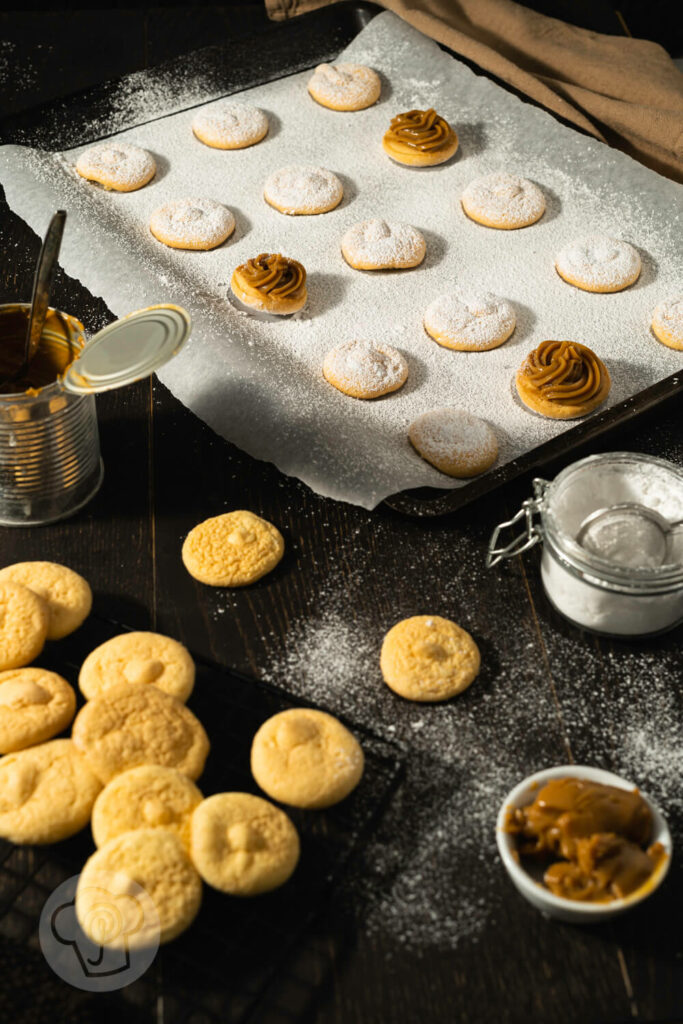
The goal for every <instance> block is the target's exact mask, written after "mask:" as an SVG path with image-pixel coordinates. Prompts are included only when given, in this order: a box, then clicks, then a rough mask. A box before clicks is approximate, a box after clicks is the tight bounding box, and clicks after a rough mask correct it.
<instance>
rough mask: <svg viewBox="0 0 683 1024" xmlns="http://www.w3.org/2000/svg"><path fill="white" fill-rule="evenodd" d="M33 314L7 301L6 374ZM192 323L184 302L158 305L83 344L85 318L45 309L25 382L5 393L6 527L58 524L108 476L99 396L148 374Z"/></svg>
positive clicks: (1, 412)
mask: <svg viewBox="0 0 683 1024" xmlns="http://www.w3.org/2000/svg"><path fill="white" fill-rule="evenodd" d="M29 310H30V306H29V304H28V303H9V304H6V305H0V368H1V369H3V370H4V369H5V368H6V367H4V365H3V359H4V358H5V355H4V354H3V353H6V352H7V351H8V350H9V349H11V348H12V347H17V348H18V350H22V349H23V337H24V336H25V333H26V325H27V322H28V316H29ZM190 329H191V323H190V317H189V315H188V314H187V312H186V311H185V310H184V309H181V308H180V307H179V306H171V305H161V306H151V307H149V308H148V309H144V310H139V311H138V312H136V313H131V314H130V316H127V317H124V318H123V319H122V320H117V321H115V322H114V323H113V324H109V326H108V327H105V328H104V330H102V331H100V332H99V333H98V334H96V335H94V336H93V337H92V338H91V339H90V340H89V341H86V335H85V330H84V328H83V325H82V324H81V323H80V321H79V320H77V319H76V318H75V317H73V316H69V315H68V314H66V313H62V312H60V311H59V310H56V309H52V308H50V309H49V310H48V314H47V317H46V321H45V327H44V328H43V333H42V335H41V339H40V344H39V346H38V351H37V352H36V355H35V356H34V359H33V360H32V361H31V364H30V365H29V368H28V370H27V373H26V375H25V378H23V379H22V381H21V382H18V383H16V384H13V385H9V386H8V387H7V388H5V389H2V391H0V525H3V526H34V525H40V524H44V523H51V522H55V521H56V520H59V519H64V518H66V517H67V516H70V515H73V514H74V513H75V512H77V511H78V510H79V509H80V508H82V507H83V506H84V505H85V504H86V503H87V502H88V501H90V499H91V498H92V497H93V496H94V495H95V494H96V493H97V490H98V489H99V487H100V484H101V483H102V478H103V473H104V469H103V465H102V459H101V457H100V443H99V433H98V428H97V412H96V408H95V395H96V394H97V393H98V392H100V391H109V390H112V389H113V388H119V387H123V386H125V385H126V384H131V383H133V382H134V381H137V380H141V379H142V378H144V377H147V376H149V375H150V374H151V373H153V372H154V370H156V369H157V368H158V367H160V366H162V365H163V363H165V362H167V361H168V360H169V359H171V358H172V357H173V356H174V355H175V354H176V353H177V352H178V351H179V350H180V348H181V347H182V345H183V344H184V343H185V341H186V340H187V338H188V337H189V334H190ZM8 358H10V357H8Z"/></svg>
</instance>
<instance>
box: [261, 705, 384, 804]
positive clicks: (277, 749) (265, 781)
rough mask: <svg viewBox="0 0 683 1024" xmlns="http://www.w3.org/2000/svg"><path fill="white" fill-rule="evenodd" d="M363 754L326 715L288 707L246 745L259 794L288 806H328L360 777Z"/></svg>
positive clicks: (348, 733) (265, 724)
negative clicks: (261, 792)
mask: <svg viewBox="0 0 683 1024" xmlns="http://www.w3.org/2000/svg"><path fill="white" fill-rule="evenodd" d="M363 765H364V758H363V750H362V748H361V745H360V743H359V742H358V740H357V739H356V738H355V736H353V735H352V733H350V732H349V730H348V729H347V728H346V727H345V726H343V725H342V724H341V722H338V721H337V719H336V718H333V717H332V715H327V714H325V712H324V711H314V710H313V709H312V708H290V709H289V710H288V711H281V712H280V713H279V714H277V715H273V717H272V718H269V719H268V720H267V721H265V722H264V723H263V725H262V726H261V728H260V729H259V730H258V732H257V733H256V735H255V736H254V741H253V743H252V745H251V771H252V774H253V776H254V778H255V779H256V781H257V783H258V784H259V786H260V787H261V789H262V790H264V792H266V793H267V794H268V796H271V797H272V798H273V799H274V800H280V801H281V802H282V803H283V804H291V806H292V807H307V808H312V809H319V808H322V807H331V806H332V804H336V803H339V801H340V800H343V799H344V797H346V796H348V795H349V793H350V792H351V790H352V789H354V788H355V787H356V786H357V785H358V783H359V782H360V779H361V776H362V774H363Z"/></svg>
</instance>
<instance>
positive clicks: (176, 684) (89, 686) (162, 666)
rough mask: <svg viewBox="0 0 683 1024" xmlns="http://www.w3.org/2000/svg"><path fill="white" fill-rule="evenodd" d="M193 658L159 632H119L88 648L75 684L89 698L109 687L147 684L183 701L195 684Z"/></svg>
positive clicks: (175, 641)
mask: <svg viewBox="0 0 683 1024" xmlns="http://www.w3.org/2000/svg"><path fill="white" fill-rule="evenodd" d="M194 674H195V669H194V661H193V660H192V657H191V655H190V652H189V651H188V649H187V648H186V647H183V645H182V644H181V643H179V642H178V641H177V640H173V639H172V637H170V636H164V635H163V634H162V633H147V632H144V631H140V632H132V633H121V634H120V635H119V636H113V637H112V638H111V640H106V641H105V642H104V643H103V644H100V646H99V647H96V648H95V650H94V651H91V652H90V654H89V655H88V657H87V658H86V659H85V661H84V662H83V664H82V666H81V671H80V674H79V676H78V685H79V686H80V688H81V693H82V694H83V696H84V697H86V698H87V699H88V700H90V699H91V698H92V697H97V696H99V694H101V693H102V692H103V691H104V690H107V689H109V687H110V686H119V685H120V684H123V683H127V684H128V685H131V684H134V683H147V684H151V685H152V686H156V687H157V689H159V690H163V691H164V693H169V694H170V695H171V697H176V698H177V699H178V700H182V701H185V700H187V698H188V697H189V696H190V694H191V693H192V689H193V687H194Z"/></svg>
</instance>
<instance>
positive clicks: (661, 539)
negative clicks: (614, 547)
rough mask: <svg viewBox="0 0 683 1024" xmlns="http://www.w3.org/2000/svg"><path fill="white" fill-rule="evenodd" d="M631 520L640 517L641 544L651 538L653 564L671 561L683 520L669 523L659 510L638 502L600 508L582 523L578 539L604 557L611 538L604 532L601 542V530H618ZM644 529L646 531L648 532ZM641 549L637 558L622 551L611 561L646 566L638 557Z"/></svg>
mask: <svg viewBox="0 0 683 1024" xmlns="http://www.w3.org/2000/svg"><path fill="white" fill-rule="evenodd" d="M629 520H631V521H633V520H639V522H638V523H637V528H638V529H639V530H640V536H639V537H638V540H639V541H641V543H642V541H643V540H645V539H646V540H647V541H649V545H648V548H649V554H650V563H649V564H651V565H665V564H667V563H668V562H669V560H670V558H671V554H672V549H673V536H674V533H675V532H676V530H677V529H678V528H679V527H680V526H683V519H677V520H676V521H675V522H673V523H672V522H669V520H668V519H665V518H664V516H662V515H660V514H659V512H655V510H654V509H652V508H648V507H647V506H646V505H641V504H640V503H639V502H637V501H624V502H621V503H620V504H617V505H610V506H609V507H608V508H599V509H596V510H595V512H591V514H590V515H588V516H586V518H585V519H584V520H583V522H582V523H581V526H580V527H579V531H578V533H577V534H576V541H577V543H578V544H581V546H582V547H584V548H586V550H587V551H591V552H592V553H593V554H595V555H600V556H601V557H603V558H604V557H606V554H605V543H604V540H607V541H608V542H609V540H610V537H609V536H606V535H605V534H602V539H603V543H601V542H600V541H601V531H604V530H605V529H607V530H612V529H614V528H617V529H618V528H619V526H620V525H623V524H625V523H627V522H628V521H629ZM643 530H645V533H644V532H643ZM641 552H642V548H641V550H634V551H633V552H632V555H633V557H628V552H627V553H626V556H624V553H621V554H620V556H619V557H618V558H613V557H610V558H609V560H610V561H617V562H619V563H620V564H622V565H629V566H631V567H633V568H636V567H637V566H639V565H640V566H645V565H646V564H648V562H647V561H645V562H643V561H642V560H641V561H639V560H638V559H639V558H640V557H641Z"/></svg>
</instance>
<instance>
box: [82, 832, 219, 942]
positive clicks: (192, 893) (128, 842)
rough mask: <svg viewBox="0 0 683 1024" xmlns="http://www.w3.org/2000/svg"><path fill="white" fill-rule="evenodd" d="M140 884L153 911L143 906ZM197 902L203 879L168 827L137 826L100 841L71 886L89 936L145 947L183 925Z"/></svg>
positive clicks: (190, 919) (164, 939)
mask: <svg viewBox="0 0 683 1024" xmlns="http://www.w3.org/2000/svg"><path fill="white" fill-rule="evenodd" d="M138 887H141V888H142V889H143V890H144V891H145V892H146V893H147V895H148V896H149V898H150V899H151V901H152V904H153V906H154V908H155V909H156V914H154V913H148V912H146V908H145V905H144V897H143V899H142V901H140V900H139V899H137V898H135V897H137V896H138V895H139V893H138V891H137V890H138ZM201 902H202V882H201V879H200V877H199V875H198V874H197V872H196V871H195V869H194V868H193V867H192V864H191V863H190V859H189V857H188V855H187V853H186V852H185V848H184V847H183V844H182V843H181V842H180V840H179V839H178V837H177V836H175V835H173V833H172V832H165V831H164V830H163V829H159V828H154V829H139V830H137V831H135V832H124V833H123V834H122V835H120V836H116V838H115V839H110V840H109V842H108V843H105V845H104V846H101V847H100V849H99V850H96V851H95V853H93V855H92V856H91V857H89V858H88V860H87V861H86V862H85V865H84V867H83V870H82V871H81V874H80V877H79V879H78V886H77V888H76V917H77V918H78V922H79V924H80V926H81V928H82V929H83V931H84V932H85V934H86V935H87V936H88V938H90V939H92V941H93V942H96V943H97V944H98V945H103V946H108V947H110V948H113V949H117V948H126V947H127V948H129V949H144V948H145V947H147V946H150V945H152V944H153V943H155V942H156V941H157V938H158V941H159V943H160V944H163V943H165V942H170V941H171V939H175V938H176V936H178V935H180V933H181V932H184V931H185V929H186V928H188V927H189V926H190V925H191V924H192V922H193V921H194V919H195V917H196V916H197V912H198V910H199V907H200V906H201Z"/></svg>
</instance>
